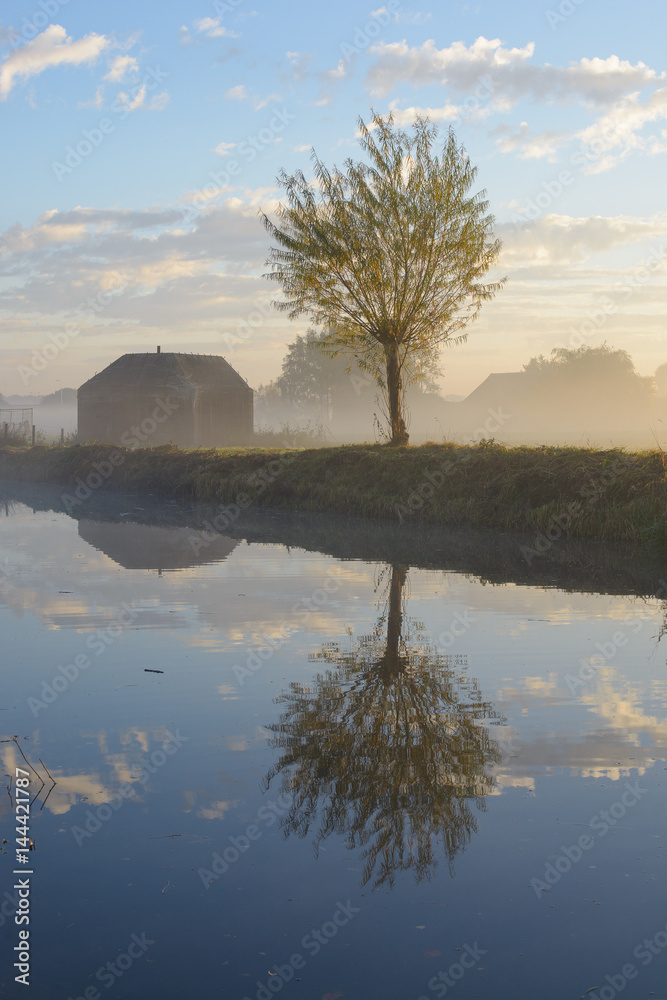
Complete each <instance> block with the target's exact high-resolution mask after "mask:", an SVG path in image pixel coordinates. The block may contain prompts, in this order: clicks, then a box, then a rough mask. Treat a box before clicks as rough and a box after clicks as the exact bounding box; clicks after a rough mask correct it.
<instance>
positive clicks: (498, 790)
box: [488, 771, 535, 795]
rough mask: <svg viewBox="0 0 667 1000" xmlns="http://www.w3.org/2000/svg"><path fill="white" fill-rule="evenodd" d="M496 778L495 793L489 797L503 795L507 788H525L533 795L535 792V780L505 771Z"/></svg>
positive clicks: (491, 793)
mask: <svg viewBox="0 0 667 1000" xmlns="http://www.w3.org/2000/svg"><path fill="white" fill-rule="evenodd" d="M494 777H495V779H496V783H495V785H494V788H493V791H491V792H489V793H488V794H489V795H502V794H503V792H504V790H505V789H506V788H525V789H527V790H528V791H529V792H531V793H534V791H535V779H534V778H520V777H518V776H517V775H515V774H506V773H505V772H503V771H499V772H497V773H496V774H495V775H494Z"/></svg>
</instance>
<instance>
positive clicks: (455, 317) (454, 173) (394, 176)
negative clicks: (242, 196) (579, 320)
mask: <svg viewBox="0 0 667 1000" xmlns="http://www.w3.org/2000/svg"><path fill="white" fill-rule="evenodd" d="M359 129H360V132H361V137H360V140H359V141H360V145H361V147H362V149H363V150H364V152H365V153H366V154H367V155H368V158H369V160H370V163H363V162H354V161H353V160H351V159H348V160H347V161H346V162H345V172H344V173H343V172H342V171H340V170H339V169H338V168H337V167H334V168H333V170H331V171H330V170H329V169H328V168H327V167H326V166H325V165H324V164H323V163H322V161H321V160H320V159H318V157H317V155H316V154H315V151H313V153H312V161H313V165H314V170H315V178H316V187H315V186H313V185H311V184H309V182H308V181H307V180H306V178H305V176H304V174H303V172H302V171H297V172H296V173H295V174H293V175H288V174H286V173H285V171H284V170H283V171H281V173H280V174H279V176H278V183H279V184H280V186H281V187H282V188H283V189H284V191H285V195H286V203H285V204H281V205H279V207H278V209H277V222H276V223H274V222H272V221H271V220H270V219H269V218H268V217H267V216H266V215H265V214H264V213H261V217H262V221H263V223H264V225H265V227H266V228H267V230H268V231H269V233H270V234H271V236H272V237H273V238H274V239H275V241H276V243H277V244H278V245H277V246H274V247H272V248H271V252H270V256H269V259H268V261H267V264H268V265H270V266H271V268H272V270H271V271H270V272H269V273H268V274H267V277H268V278H270V279H272V280H274V281H278V282H280V284H281V285H282V290H283V293H284V295H285V297H286V298H285V300H284V301H281V302H278V303H276V305H277V307H278V308H279V309H283V310H285V311H287V312H288V313H289V315H290V317H291V318H295V317H297V316H299V315H301V314H303V313H307V314H309V315H310V316H311V317H312V319H313V320H314V321H315V322H316V323H318V324H321V325H323V326H324V327H327V328H329V329H330V330H331V334H330V336H329V337H328V338H327V340H326V342H325V346H326V347H327V348H328V349H329V350H330V351H331V353H332V354H335V353H337V352H338V351H341V350H342V351H344V352H345V353H347V354H348V355H351V356H352V357H353V358H354V359H355V361H356V363H357V364H358V365H359V367H360V368H361V369H362V370H363V371H365V372H367V373H369V374H370V375H371V376H372V377H373V378H374V379H375V381H376V382H377V384H378V385H379V386H380V387H381V388H382V390H383V391H384V393H385V394H386V405H387V411H388V419H389V428H390V433H391V443H392V444H407V441H408V433H407V429H406V425H405V419H404V399H403V396H404V389H405V386H406V385H407V384H409V382H411V381H416V380H419V379H420V378H421V377H422V374H423V372H424V370H425V369H428V368H429V367H432V365H433V362H434V358H435V356H436V354H437V350H438V347H439V346H440V345H441V344H445V343H447V344H450V345H452V344H459V343H461V342H462V341H464V340H465V339H466V336H467V334H466V333H465V332H464V331H465V327H466V326H467V325H468V324H469V323H470V322H471V321H473V320H474V319H476V317H477V316H478V314H479V311H480V308H481V305H482V303H483V302H484V301H487V300H489V299H491V298H493V296H494V295H495V293H496V292H497V291H498V289H499V288H500V286H501V284H502V282H501V281H497V282H490V283H487V284H484V283H482V281H481V278H482V277H483V276H484V275H485V274H486V272H487V271H488V269H489V268H490V267H491V265H492V264H493V263H494V262H495V260H496V259H497V257H498V254H499V252H500V246H501V244H500V241H499V240H494V239H493V238H492V226H493V221H494V220H493V217H492V216H491V215H488V214H487V210H488V202H487V201H485V200H484V192H479V193H478V194H476V195H472V196H470V195H469V194H468V192H469V190H470V188H471V186H472V184H473V182H474V180H475V177H476V174H477V170H476V168H475V167H473V166H472V165H471V163H470V160H469V159H468V156H467V154H466V153H465V150H464V149H463V147H460V146H459V145H458V143H457V141H456V137H455V135H454V132H453V131H452V130H451V129H450V131H449V133H448V135H447V139H446V140H445V143H444V146H443V150H442V155H441V156H440V157H438V156H437V155H436V154H435V152H434V145H435V142H436V139H437V134H438V133H437V129H436V128H435V127H433V126H431V125H430V124H429V122H428V120H427V119H424V118H421V117H417V118H416V119H415V121H414V124H413V127H412V135H409V134H408V133H406V132H404V131H401V130H400V129H398V128H396V127H395V126H394V118H393V115H391V114H390V115H388V116H387V117H386V118H383V117H382V116H381V115H377V114H373V118H372V122H371V125H370V127H367V126H366V125H365V124H364V123H363V121H362V120H361V119H360V120H359Z"/></svg>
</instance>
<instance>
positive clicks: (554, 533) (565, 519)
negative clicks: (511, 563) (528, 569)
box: [519, 455, 632, 566]
mask: <svg viewBox="0 0 667 1000" xmlns="http://www.w3.org/2000/svg"><path fill="white" fill-rule="evenodd" d="M631 466H632V458H631V457H630V456H628V455H620V456H619V457H618V458H616V459H614V461H613V462H612V463H611V465H610V466H609V467H608V468H607V469H603V470H602V472H601V473H600V474H599V475H598V476H597V478H596V479H593V478H592V477H591V479H589V481H588V482H587V483H585V484H584V485H583V486H582V487H581V489H580V490H579V495H580V496H581V497H583V498H584V500H585V501H586V503H584V502H583V501H582V500H571V501H570V502H569V503H568V505H567V507H566V509H565V510H564V511H563V512H562V513H561V514H556V515H554V516H553V517H552V518H551V521H550V524H549V526H548V527H547V528H546V529H545V530H544V531H539V532H538V533H537V534H536V535H535V538H534V539H533V542H532V546H529V545H521V546H519V549H520V552H521V555H522V556H523V558H524V559H525V560H526V562H527V563H528V565H529V566H532V563H533V559H535V557H536V556H542V555H544V554H545V552H548V551H549V549H550V548H552V546H553V545H554V543H555V542H557V541H558V540H559V539H560V538H561V537H562V536H563V535H564V534H565V535H567V534H569V530H570V528H571V526H572V524H573V522H574V521H576V520H578V519H579V518H580V517H581V516H582V514H584V513H586V512H587V511H588V510H591V509H592V508H593V507H594V506H595V504H596V503H598V502H599V501H600V500H601V499H602V497H603V496H604V491H605V490H606V489H608V488H609V487H610V486H611V485H612V484H613V483H615V482H616V480H617V479H618V478H619V477H620V476H622V475H623V474H624V473H625V472H627V471H628V469H630V468H631Z"/></svg>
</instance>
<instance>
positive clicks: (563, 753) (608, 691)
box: [498, 666, 667, 781]
mask: <svg viewBox="0 0 667 1000" xmlns="http://www.w3.org/2000/svg"><path fill="white" fill-rule="evenodd" d="M498 696H499V699H500V703H501V704H502V705H503V708H504V711H508V710H509V706H510V705H511V704H513V703H514V704H516V703H518V704H520V705H522V711H521V714H522V716H534V714H535V708H536V705H538V706H539V707H540V708H545V707H546V708H552V709H557V708H558V709H562V707H563V706H564V705H568V706H570V707H572V706H573V705H576V704H579V705H582V706H585V707H586V708H587V709H588V712H589V713H590V715H592V716H594V717H597V719H598V720H599V728H597V729H593V730H592V731H590V730H589V731H588V732H584V733H582V734H581V735H579V736H575V735H574V734H572V733H569V734H568V737H567V739H565V740H563V739H558V738H557V735H556V734H555V733H554V734H551V733H549V732H548V730H547V729H546V728H545V727H543V729H542V731H541V733H540V735H539V736H537V737H534V738H532V739H519V738H518V737H517V738H515V739H514V740H513V742H512V747H513V753H512V756H513V758H514V759H513V761H512V762H511V763H510V762H509V761H506V762H505V770H507V771H509V772H511V773H512V774H513V775H516V774H522V773H524V774H525V773H526V772H527V771H528V772H530V773H531V774H534V773H535V772H536V770H537V769H539V768H545V769H546V770H547V771H550V770H554V769H556V768H568V769H569V770H571V771H572V772H573V773H575V774H578V775H580V776H581V777H584V778H601V777H606V778H610V779H611V780H614V781H616V780H619V779H620V778H622V777H627V776H628V775H630V774H632V773H633V772H636V773H637V774H644V773H645V772H646V771H648V770H649V769H650V768H651V767H652V766H653V764H654V762H655V760H656V759H659V760H661V759H667V681H660V682H654V683H653V684H652V686H651V691H650V695H649V692H646V691H644V690H642V689H641V688H640V687H639V685H638V684H636V683H635V682H633V681H630V680H625V679H624V678H623V677H622V676H621V675H620V674H619V672H618V671H617V670H616V668H614V667H611V666H598V667H597V668H596V674H595V677H594V678H592V679H591V680H590V681H586V682H584V685H583V686H582V688H581V693H580V694H579V695H578V696H575V697H573V696H572V694H571V693H570V692H569V690H568V689H567V687H566V686H565V684H564V683H563V682H561V683H560V684H558V683H556V678H555V675H550V677H549V678H548V680H546V681H540V679H539V678H531V677H528V678H525V679H522V680H521V681H520V682H519V683H518V684H517V685H516V686H514V687H509V686H508V687H506V688H504V689H502V690H501V691H500V692H499V695H498ZM649 696H650V705H651V714H648V713H647V712H646V711H645V710H644V708H643V707H642V705H641V701H642V699H644V700H646V698H648V697H649ZM658 709H663V710H665V714H663V715H662V716H661V715H659V714H657V712H656V710H658ZM589 726H590V723H589Z"/></svg>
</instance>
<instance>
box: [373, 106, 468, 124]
mask: <svg viewBox="0 0 667 1000" xmlns="http://www.w3.org/2000/svg"><path fill="white" fill-rule="evenodd" d="M389 110H390V111H391V113H392V114H393V116H394V120H395V122H396V124H397V125H398V126H399V128H405V127H406V126H407V125H412V123H413V122H414V120H415V118H417V117H418V116H419V117H421V118H430V120H431V121H432V122H442V121H456V120H457V119H458V117H459V114H460V111H461V109H460V107H459V106H458V105H456V104H443V106H442V107H440V108H424V107H416V106H414V105H413V106H412V107H409V108H399V107H398V101H391V103H390V105H389Z"/></svg>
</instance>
